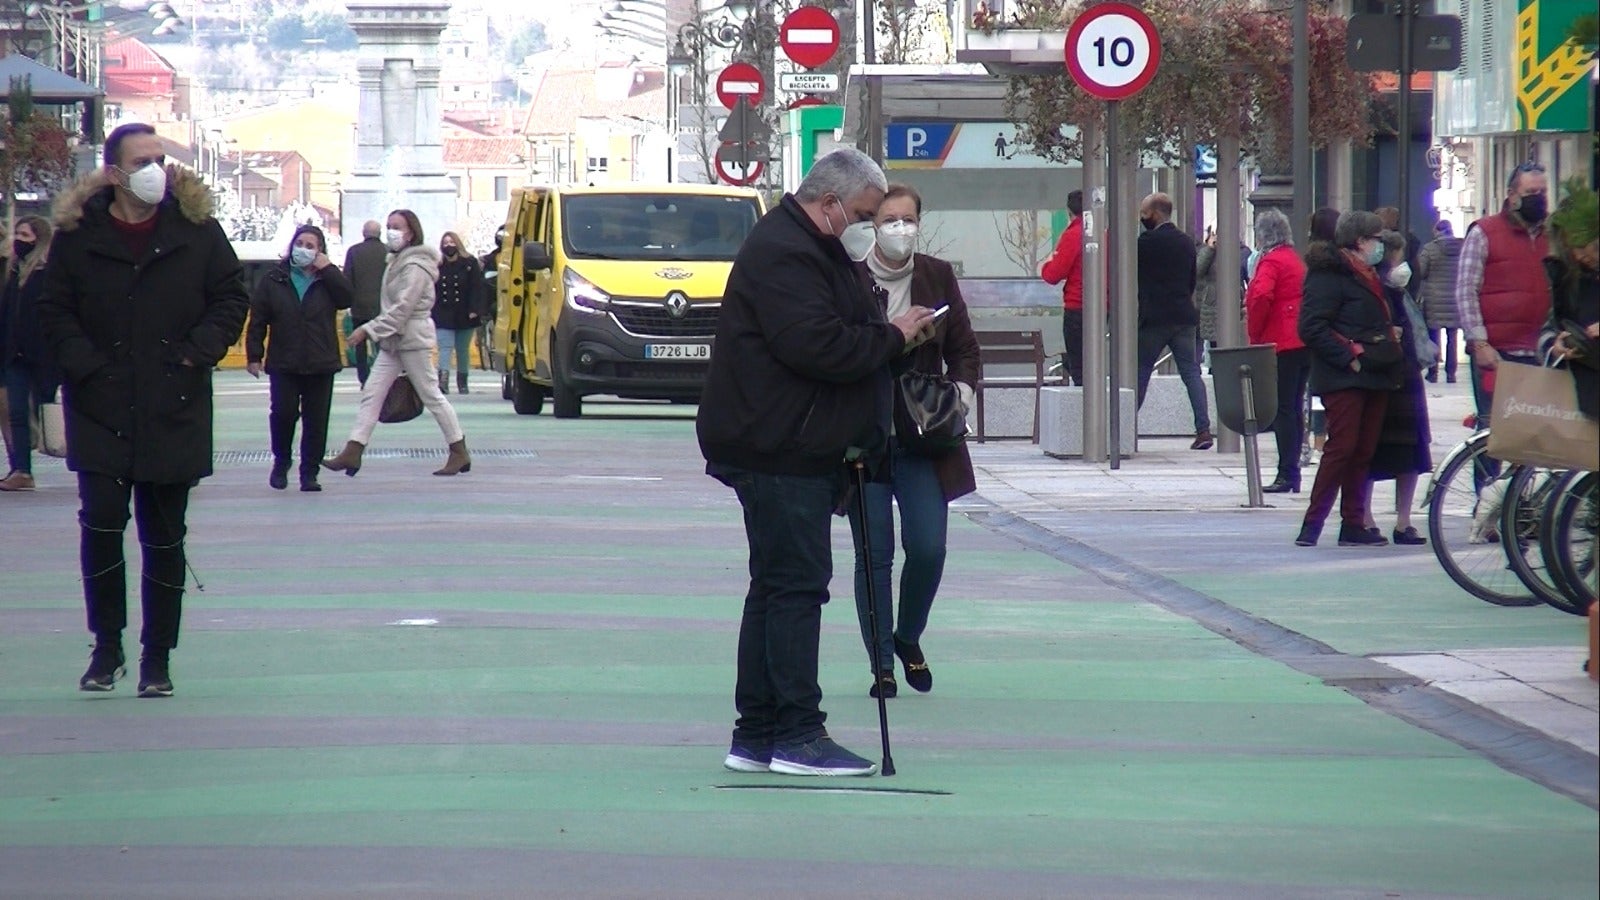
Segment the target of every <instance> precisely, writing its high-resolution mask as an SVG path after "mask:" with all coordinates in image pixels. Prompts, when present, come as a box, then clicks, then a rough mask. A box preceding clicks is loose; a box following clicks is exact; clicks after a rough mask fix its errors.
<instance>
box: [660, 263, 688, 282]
mask: <svg viewBox="0 0 1600 900" xmlns="http://www.w3.org/2000/svg"><path fill="white" fill-rule="evenodd" d="M692 274H694V273H692V272H690V271H688V270H687V269H680V268H678V267H677V266H668V267H666V268H665V269H657V270H656V275H657V276H659V277H661V278H665V279H667V280H668V281H682V280H684V279H685V278H688V277H689V276H690V275H692Z"/></svg>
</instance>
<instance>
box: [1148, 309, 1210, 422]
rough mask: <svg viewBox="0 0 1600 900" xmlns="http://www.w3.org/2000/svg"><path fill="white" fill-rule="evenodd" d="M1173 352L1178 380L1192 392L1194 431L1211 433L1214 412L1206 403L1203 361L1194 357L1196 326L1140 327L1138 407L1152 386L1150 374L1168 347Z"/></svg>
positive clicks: (1190, 395)
mask: <svg viewBox="0 0 1600 900" xmlns="http://www.w3.org/2000/svg"><path fill="white" fill-rule="evenodd" d="M1169 347H1170V348H1171V349H1172V362H1173V364H1174V365H1176V366H1177V367H1178V377H1179V378H1182V379H1183V386H1184V388H1185V389H1187V390H1188V392H1189V408H1190V409H1192V410H1193V411H1194V430H1195V433H1196V434H1198V433H1200V432H1202V431H1207V432H1209V431H1210V430H1211V411H1210V409H1209V407H1208V406H1207V404H1206V383H1205V381H1204V380H1203V379H1202V378H1201V377H1200V360H1199V359H1198V357H1197V356H1196V354H1195V327H1194V326H1193V325H1140V326H1139V405H1140V406H1143V405H1144V392H1145V391H1146V390H1147V389H1149V387H1150V375H1151V373H1152V372H1154V371H1155V368H1156V360H1157V359H1159V358H1160V356H1161V351H1162V350H1163V349H1165V348H1169Z"/></svg>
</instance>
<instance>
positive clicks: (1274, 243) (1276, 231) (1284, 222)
mask: <svg viewBox="0 0 1600 900" xmlns="http://www.w3.org/2000/svg"><path fill="white" fill-rule="evenodd" d="M1284 245H1288V246H1290V247H1293V246H1294V231H1293V229H1291V228H1290V227H1289V217H1288V216H1286V215H1284V214H1283V213H1282V212H1281V211H1279V210H1276V209H1268V210H1264V211H1263V212H1262V213H1261V215H1259V216H1256V248H1257V249H1258V250H1261V251H1262V252H1266V251H1268V250H1271V249H1272V248H1273V247H1281V246H1284Z"/></svg>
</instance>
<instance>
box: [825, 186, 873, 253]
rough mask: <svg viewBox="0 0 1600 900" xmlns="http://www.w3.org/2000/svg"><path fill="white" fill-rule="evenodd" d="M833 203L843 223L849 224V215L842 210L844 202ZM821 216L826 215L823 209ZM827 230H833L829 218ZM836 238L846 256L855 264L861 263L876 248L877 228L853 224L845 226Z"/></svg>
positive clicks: (867, 224)
mask: <svg viewBox="0 0 1600 900" xmlns="http://www.w3.org/2000/svg"><path fill="white" fill-rule="evenodd" d="M835 202H837V203H838V204H839V212H840V214H841V215H843V217H844V221H846V222H849V221H850V213H849V211H848V210H846V209H845V208H844V202H843V201H839V200H836V201H835ZM822 214H823V215H824V216H827V215H828V213H827V209H826V208H824V209H823V213H822ZM828 228H829V229H832V228H833V219H832V218H831V217H830V218H829V219H828ZM836 237H838V238H839V243H841V244H843V245H844V252H845V255H846V256H849V257H850V259H852V260H853V261H855V262H862V261H864V260H865V259H866V258H867V257H868V256H871V255H872V248H873V247H875V246H877V243H878V226H876V225H874V224H872V223H871V222H854V223H852V224H849V225H846V226H845V228H844V231H841V232H840V233H839V234H838V235H836Z"/></svg>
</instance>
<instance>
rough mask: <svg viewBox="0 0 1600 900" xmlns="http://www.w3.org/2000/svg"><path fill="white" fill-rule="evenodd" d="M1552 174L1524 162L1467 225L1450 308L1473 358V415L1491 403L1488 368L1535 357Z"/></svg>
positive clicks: (1544, 313) (1546, 304)
mask: <svg viewBox="0 0 1600 900" xmlns="http://www.w3.org/2000/svg"><path fill="white" fill-rule="evenodd" d="M1549 203H1550V179H1549V178H1548V177H1547V176H1546V175H1545V171H1544V166H1541V165H1539V164H1538V163H1533V162H1525V163H1523V164H1522V165H1519V166H1517V168H1516V169H1515V170H1513V171H1512V173H1511V180H1510V181H1509V182H1508V183H1507V185H1506V203H1505V206H1504V208H1502V209H1501V211H1500V212H1499V213H1497V214H1495V215H1492V216H1484V217H1483V218H1481V219H1479V220H1478V221H1476V222H1474V223H1472V226H1471V227H1470V228H1468V229H1467V237H1466V241H1465V242H1463V243H1462V245H1461V258H1460V263H1459V266H1458V268H1457V270H1456V311H1457V312H1458V313H1459V315H1460V321H1461V330H1462V332H1463V334H1464V335H1465V336H1466V339H1467V353H1468V354H1469V356H1470V358H1471V363H1472V396H1473V400H1474V401H1475V402H1476V404H1477V407H1478V421H1479V424H1480V425H1481V424H1482V423H1484V422H1485V421H1487V419H1488V416H1489V407H1490V405H1491V404H1492V403H1493V402H1494V376H1493V374H1492V373H1493V372H1494V369H1495V367H1496V366H1497V365H1499V364H1500V362H1501V361H1502V360H1506V361H1510V362H1519V363H1537V361H1538V359H1537V354H1538V350H1537V347H1538V343H1539V329H1540V328H1542V327H1543V326H1544V323H1545V320H1546V319H1548V318H1550V281H1549V279H1548V278H1546V277H1545V274H1544V262H1543V260H1544V258H1545V256H1546V255H1547V254H1548V252H1549V248H1548V246H1547V243H1546V239H1545V233H1544V220H1545V216H1546V214H1547V213H1548V211H1549Z"/></svg>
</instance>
